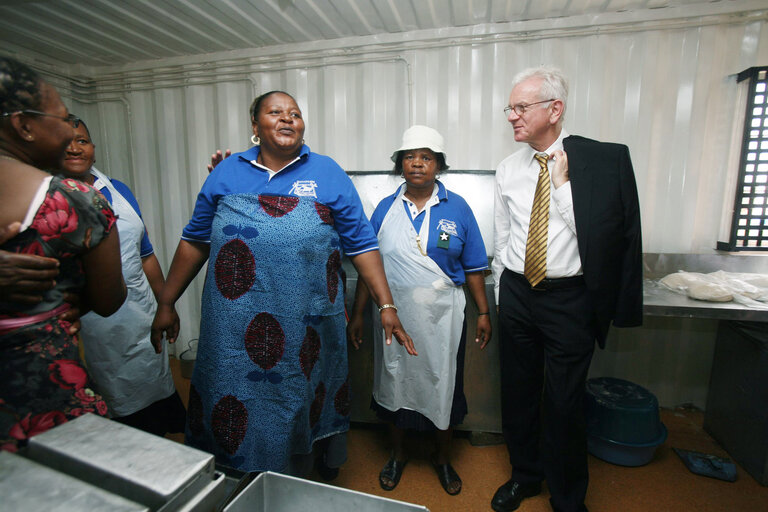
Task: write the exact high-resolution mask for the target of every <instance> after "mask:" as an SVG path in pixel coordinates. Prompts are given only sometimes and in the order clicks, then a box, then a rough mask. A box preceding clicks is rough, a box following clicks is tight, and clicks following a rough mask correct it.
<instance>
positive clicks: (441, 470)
mask: <svg viewBox="0 0 768 512" xmlns="http://www.w3.org/2000/svg"><path fill="white" fill-rule="evenodd" d="M432 467H434V468H435V472H436V473H437V479H438V480H440V485H442V486H443V489H444V490H445V492H447V493H448V494H450V495H451V496H456V495H457V494H459V493H460V492H461V478H459V475H458V473H456V471H455V470H454V469H453V466H451V465H450V464H437V463H435V462H434V461H433V462H432ZM457 482H458V484H459V488H458V489H456V490H454V491H453V492H451V485H452V484H455V483H457Z"/></svg>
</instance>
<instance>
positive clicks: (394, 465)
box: [379, 457, 408, 491]
mask: <svg viewBox="0 0 768 512" xmlns="http://www.w3.org/2000/svg"><path fill="white" fill-rule="evenodd" d="M407 463H408V461H407V460H396V459H395V458H394V457H393V458H391V459H389V461H387V463H386V464H385V465H384V467H383V468H382V469H381V473H379V485H380V486H381V488H382V489H384V490H385V491H391V490H392V489H394V488H395V487H397V484H399V483H400V477H401V476H403V469H405V465H406V464H407ZM385 479H386V480H388V481H389V482H392V483H391V484H389V483H387V482H386V481H385Z"/></svg>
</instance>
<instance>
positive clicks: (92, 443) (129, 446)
mask: <svg viewBox="0 0 768 512" xmlns="http://www.w3.org/2000/svg"><path fill="white" fill-rule="evenodd" d="M21 455H23V456H24V457H26V458H27V459H28V461H31V462H33V463H37V464H38V465H40V466H44V467H45V468H47V469H48V470H49V471H50V472H53V474H54V475H55V474H58V475H59V478H58V480H59V481H60V484H59V483H56V485H55V486H54V487H56V488H57V489H58V488H61V489H65V488H67V487H68V486H70V485H72V481H73V480H76V481H79V482H81V483H83V484H88V485H89V488H95V489H96V490H99V491H101V493H95V494H99V495H101V494H102V493H108V494H111V495H114V496H115V497H122V498H124V499H126V500H129V501H131V502H134V503H135V504H138V505H139V506H140V507H143V508H137V509H130V508H127V509H125V510H150V511H159V512H171V511H184V512H193V511H194V512H198V511H214V510H216V509H217V508H218V505H219V504H220V503H221V502H222V501H224V500H225V499H226V490H225V478H224V474H222V473H220V472H217V471H216V469H215V463H214V457H213V455H211V454H208V453H205V452H203V451H200V450H196V449H194V448H190V447H188V446H184V445H182V444H179V443H175V442H173V441H170V440H168V439H164V438H162V437H158V436H154V435H151V434H148V433H146V432H142V431H140V430H137V429H134V428H131V427H128V426H125V425H122V424H120V423H117V422H115V421H110V420H107V419H105V418H101V417H99V416H96V415H93V414H87V415H84V416H81V417H79V418H77V419H75V420H72V421H69V422H67V423H64V424H63V425H59V426H58V427H56V428H53V429H51V430H49V431H47V432H44V433H42V434H40V435H37V436H35V437H33V438H31V439H30V441H29V445H28V446H27V447H26V449H25V450H24V451H22V452H21ZM6 469H7V468H6V463H5V462H2V463H0V475H1V474H2V472H3V471H6ZM51 478H52V480H53V481H56V480H57V479H56V478H53V477H51ZM22 483H23V482H22ZM6 485H9V481H8V480H7V479H6V480H3V479H2V478H0V486H3V487H4V486H6ZM0 488H2V487H0ZM20 492H21V493H23V494H28V495H29V496H30V498H31V497H32V496H33V495H34V494H35V493H36V492H37V491H35V490H34V489H32V488H28V486H27V485H26V484H25V485H22V486H20ZM2 494H3V495H4V493H2ZM12 509H14V510H50V508H49V507H32V508H27V507H16V508H12ZM72 510H122V509H120V508H103V507H102V508H99V507H87V506H79V507H77V508H75V509H72Z"/></svg>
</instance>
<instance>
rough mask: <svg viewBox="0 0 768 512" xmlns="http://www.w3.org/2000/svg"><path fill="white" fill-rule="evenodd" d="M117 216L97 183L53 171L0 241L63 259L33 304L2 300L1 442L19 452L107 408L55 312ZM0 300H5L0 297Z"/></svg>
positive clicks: (77, 282)
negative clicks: (9, 235) (16, 228)
mask: <svg viewBox="0 0 768 512" xmlns="http://www.w3.org/2000/svg"><path fill="white" fill-rule="evenodd" d="M114 223H115V216H114V214H113V213H112V209H111V208H110V207H109V203H107V200H106V199H105V198H104V197H103V196H102V195H101V194H100V193H99V192H98V191H96V189H94V188H92V187H91V186H89V185H87V184H85V183H82V182H80V181H76V180H72V179H60V178H56V177H52V178H47V179H46V180H45V181H44V183H43V184H42V185H41V188H40V192H39V193H38V196H37V198H36V199H35V201H33V205H32V206H31V207H30V213H29V214H28V216H27V219H25V222H24V224H23V226H28V228H27V229H23V231H22V232H21V233H19V234H18V235H17V236H16V237H15V238H13V239H12V240H10V241H8V242H7V243H6V244H4V245H3V246H2V247H1V248H2V249H3V250H6V251H12V252H17V253H24V254H36V255H40V256H48V257H52V258H57V259H58V260H59V261H60V267H59V276H58V277H57V278H56V286H55V288H54V289H52V290H50V291H49V292H47V293H46V295H45V297H44V300H43V302H42V303H40V304H37V305H35V306H34V307H27V308H24V307H21V306H19V305H18V304H10V303H3V302H0V449H2V450H8V451H16V450H17V449H18V448H19V447H22V446H24V445H25V444H26V442H27V439H29V438H30V437H32V436H34V435H36V434H39V433H41V432H44V431H46V430H48V429H50V428H52V427H55V426H56V425H59V424H61V423H64V422H66V421H68V420H70V419H73V418H75V417H77V416H80V415H82V414H86V413H96V414H99V415H102V416H105V415H106V414H107V406H106V404H105V403H104V400H102V398H101V396H99V395H98V394H96V393H94V392H93V390H92V387H91V382H90V380H89V378H88V374H87V373H86V370H85V368H84V367H83V365H82V364H81V362H80V359H79V354H78V347H77V339H76V338H74V337H73V336H70V335H69V334H67V328H68V327H69V325H68V324H67V323H66V322H62V321H60V320H58V319H57V318H56V314H58V312H61V311H64V310H66V305H65V303H64V294H65V293H69V292H79V291H80V290H81V289H82V287H83V286H84V284H85V274H84V272H83V267H82V264H81V260H80V255H82V254H83V253H84V252H86V251H87V250H89V249H90V248H92V247H95V246H96V245H98V244H99V243H100V242H101V241H102V239H104V237H106V235H107V234H108V233H109V232H110V230H111V229H112V226H113V225H114ZM0 300H2V299H1V298H0Z"/></svg>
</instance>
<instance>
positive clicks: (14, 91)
mask: <svg viewBox="0 0 768 512" xmlns="http://www.w3.org/2000/svg"><path fill="white" fill-rule="evenodd" d="M42 84H43V79H42V78H40V75H38V74H37V72H35V71H34V70H32V68H30V67H29V66H27V65H26V64H22V63H21V62H19V61H17V60H16V59H12V58H10V57H0V113H3V114H6V113H8V114H10V113H13V112H18V111H19V110H27V109H34V110H36V109H39V108H40V106H41V105H42V103H43V96H42V94H41V92H40V87H41V85H42Z"/></svg>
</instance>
